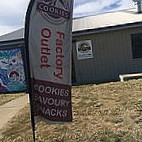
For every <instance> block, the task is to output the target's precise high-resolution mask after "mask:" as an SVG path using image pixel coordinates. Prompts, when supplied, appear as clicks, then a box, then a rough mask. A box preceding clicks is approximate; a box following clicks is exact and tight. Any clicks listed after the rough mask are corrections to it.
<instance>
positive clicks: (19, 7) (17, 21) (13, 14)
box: [0, 0, 30, 35]
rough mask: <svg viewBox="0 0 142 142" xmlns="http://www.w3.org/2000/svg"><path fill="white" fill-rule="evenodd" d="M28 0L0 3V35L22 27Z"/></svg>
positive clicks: (4, 0)
mask: <svg viewBox="0 0 142 142" xmlns="http://www.w3.org/2000/svg"><path fill="white" fill-rule="evenodd" d="M29 1H30V0H11V1H10V0H1V1H0V7H1V10H0V35H3V34H6V33H8V32H11V31H13V30H16V29H17V28H20V27H23V26H24V19H25V13H26V9H27V6H28V3H29Z"/></svg>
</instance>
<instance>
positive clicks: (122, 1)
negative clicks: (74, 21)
mask: <svg viewBox="0 0 142 142" xmlns="http://www.w3.org/2000/svg"><path fill="white" fill-rule="evenodd" d="M115 4H118V7H115V8H114V9H113V8H112V7H110V8H109V9H107V10H106V9H105V8H106V7H109V6H111V5H115ZM131 7H134V4H133V2H132V0H101V1H100V0H91V1H89V2H88V3H86V2H85V3H82V4H80V5H78V6H75V8H74V16H75V17H76V16H77V17H79V16H85V15H86V14H87V15H89V14H97V13H100V12H107V11H110V10H120V9H126V8H131Z"/></svg>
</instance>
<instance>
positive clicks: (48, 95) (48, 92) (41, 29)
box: [25, 0, 73, 122]
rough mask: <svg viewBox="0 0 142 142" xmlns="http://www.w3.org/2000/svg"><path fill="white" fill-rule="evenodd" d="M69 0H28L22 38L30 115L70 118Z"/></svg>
mask: <svg viewBox="0 0 142 142" xmlns="http://www.w3.org/2000/svg"><path fill="white" fill-rule="evenodd" d="M72 7H73V1H72V0H31V2H30V5H29V8H28V11H27V15H26V28H25V40H26V49H27V54H28V62H29V87H30V103H31V109H32V110H31V113H32V116H33V118H34V119H37V120H41V119H44V120H45V121H46V120H47V121H54V122H71V121H72V103H71V52H72V51H71V49H72V39H71V38H72Z"/></svg>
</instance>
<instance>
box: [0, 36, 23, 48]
mask: <svg viewBox="0 0 142 142" xmlns="http://www.w3.org/2000/svg"><path fill="white" fill-rule="evenodd" d="M22 43H24V38H21V39H15V40H6V41H0V47H2V46H14V45H17V44H22Z"/></svg>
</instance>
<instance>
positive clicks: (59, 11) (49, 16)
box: [37, 0, 70, 24]
mask: <svg viewBox="0 0 142 142" xmlns="http://www.w3.org/2000/svg"><path fill="white" fill-rule="evenodd" d="M37 10H38V11H39V12H40V13H41V14H42V15H43V17H44V18H45V19H46V20H48V21H49V22H51V23H54V24H61V23H64V22H65V21H67V20H69V19H70V4H69V2H68V0H40V1H38V2H37Z"/></svg>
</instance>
